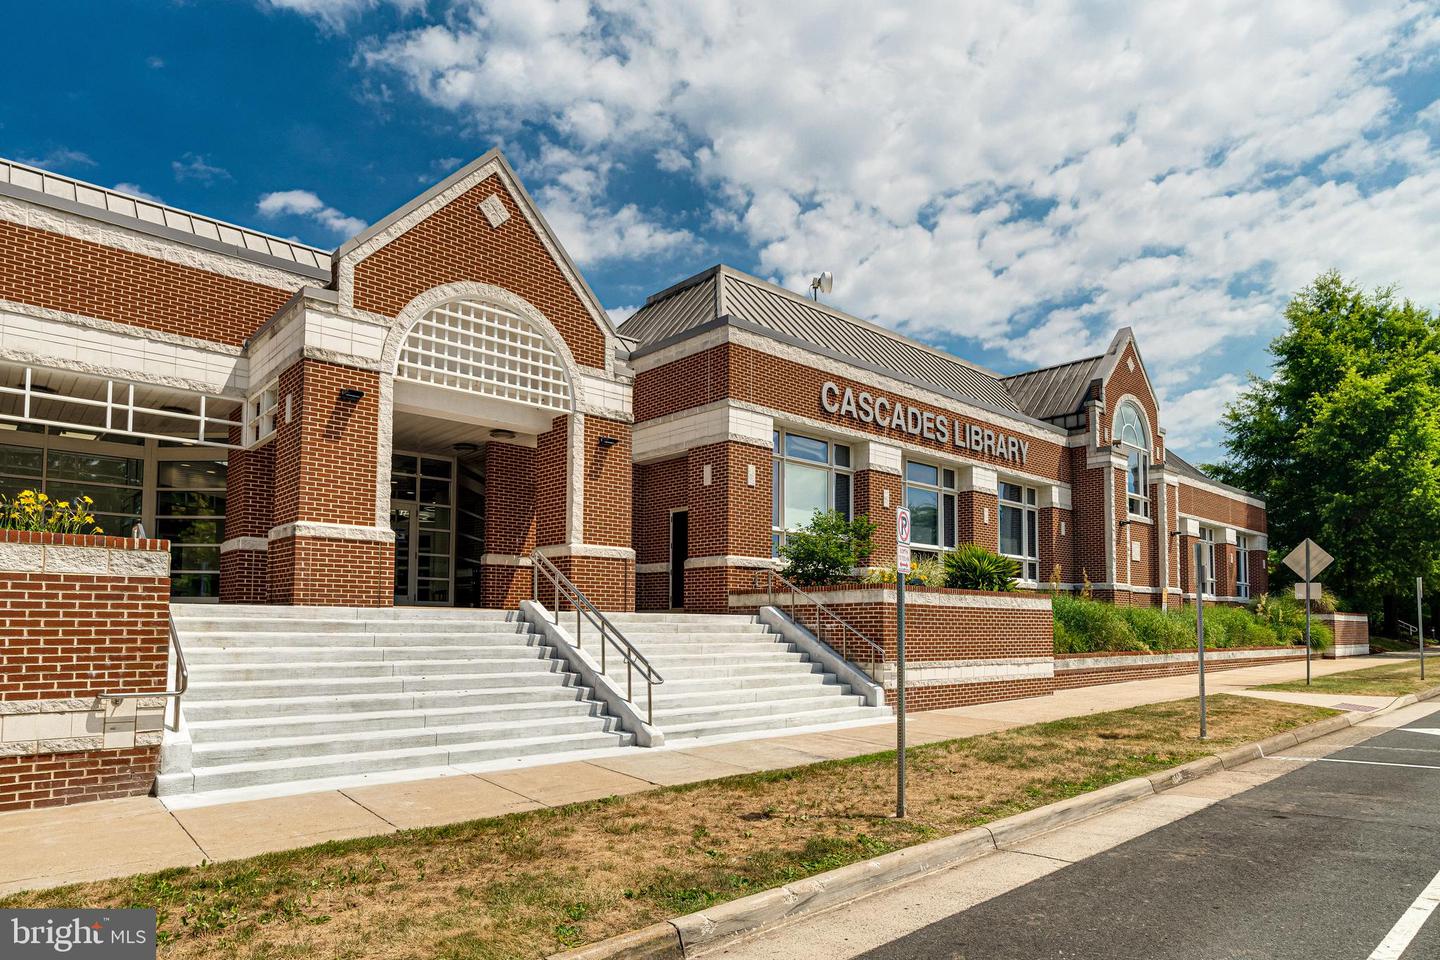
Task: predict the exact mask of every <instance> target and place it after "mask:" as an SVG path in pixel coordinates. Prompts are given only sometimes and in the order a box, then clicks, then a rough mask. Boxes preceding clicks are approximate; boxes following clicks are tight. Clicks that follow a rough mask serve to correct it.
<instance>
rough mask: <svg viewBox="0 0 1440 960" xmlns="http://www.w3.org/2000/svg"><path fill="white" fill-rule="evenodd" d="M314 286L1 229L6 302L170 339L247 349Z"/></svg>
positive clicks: (0, 269) (0, 271)
mask: <svg viewBox="0 0 1440 960" xmlns="http://www.w3.org/2000/svg"><path fill="white" fill-rule="evenodd" d="M306 282H309V281H307V280H305V279H303V278H301V277H299V276H297V277H296V278H295V285H294V287H292V288H290V289H283V290H282V289H278V288H275V287H267V286H264V285H262V284H258V283H249V282H246V281H244V280H235V279H233V278H231V277H227V276H223V275H221V274H218V273H211V272H210V271H208V270H202V269H200V268H198V267H186V266H181V265H179V264H175V263H170V262H169V261H166V260H157V259H156V258H154V257H147V256H144V255H143V254H139V253H130V252H128V251H126V250H118V249H116V248H115V247H109V246H105V245H104V244H100V243H94V242H92V241H89V240H77V239H74V238H72V237H67V236H64V235H62V234H58V233H51V232H50V231H48V230H39V229H36V228H34V227H26V226H21V225H20V224H17V223H10V222H8V221H0V299H5V300H14V301H17V302H19V303H29V304H33V305H35V306H37V307H48V308H50V309H52V310H63V311H65V312H66V313H78V314H81V315H83V316H87V317H95V318H97V319H100V320H110V321H113V322H115V323H124V324H129V325H131V326H136V327H144V328H146V329H149V330H160V331H162V332H164V333H174V334H180V335H181V336H186V337H198V338H200V339H201V340H212V341H217V342H219V343H228V344H234V345H238V344H241V343H244V341H245V338H246V337H248V336H250V335H251V334H252V333H254V332H255V331H256V330H257V329H259V327H260V325H261V324H262V323H264V322H265V321H266V320H268V319H270V316H271V315H272V314H273V313H274V312H275V311H276V310H278V309H280V307H281V306H283V305H284V303H285V301H286V300H288V299H289V298H290V295H291V293H292V292H293V291H294V290H298V289H299V288H300V287H301V286H302V285H303V284H304V283H306Z"/></svg>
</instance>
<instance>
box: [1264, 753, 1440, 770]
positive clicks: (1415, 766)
mask: <svg viewBox="0 0 1440 960" xmlns="http://www.w3.org/2000/svg"><path fill="white" fill-rule="evenodd" d="M1265 759H1266V760H1293V761H1294V762H1296V763H1358V764H1360V765H1361V766H1362V767H1409V768H1410V769H1411V770H1440V766H1436V765H1435V764H1433V763H1386V762H1385V761H1384V760H1342V759H1340V758H1339V757H1282V756H1271V757H1266V758H1265Z"/></svg>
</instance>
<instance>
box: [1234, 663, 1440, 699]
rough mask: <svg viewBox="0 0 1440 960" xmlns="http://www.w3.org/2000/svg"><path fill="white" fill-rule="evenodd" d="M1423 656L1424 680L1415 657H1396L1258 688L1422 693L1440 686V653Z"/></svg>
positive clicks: (1376, 694)
mask: <svg viewBox="0 0 1440 960" xmlns="http://www.w3.org/2000/svg"><path fill="white" fill-rule="evenodd" d="M1425 660H1426V663H1425V679H1424V680H1421V679H1420V661H1419V660H1418V659H1417V660H1396V661H1394V662H1393V663H1386V664H1382V665H1380V666H1378V667H1366V668H1365V669H1364V670H1352V671H1350V672H1348V673H1332V674H1330V675H1329V676H1324V677H1315V678H1313V679H1312V680H1311V682H1310V685H1309V686H1306V684H1305V681H1304V680H1287V681H1286V682H1285V683H1271V684H1267V685H1266V686H1263V687H1258V688H1257V689H1260V690H1288V691H1291V692H1298V693H1333V694H1341V695H1343V694H1350V695H1351V696H1361V697H1403V696H1404V695H1405V694H1407V693H1421V692H1423V691H1425V690H1430V689H1432V688H1434V687H1440V656H1427V657H1426V658H1425Z"/></svg>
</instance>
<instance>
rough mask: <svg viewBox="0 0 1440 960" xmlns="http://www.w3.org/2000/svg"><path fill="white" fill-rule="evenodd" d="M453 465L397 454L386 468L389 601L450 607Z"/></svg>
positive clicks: (437, 459)
mask: <svg viewBox="0 0 1440 960" xmlns="http://www.w3.org/2000/svg"><path fill="white" fill-rule="evenodd" d="M454 505H455V461H454V460H453V459H452V458H449V457H430V456H424V455H421V454H413V453H397V454H395V455H394V457H393V458H392V461H391V466H390V528H391V529H392V530H394V531H395V602H396V603H417V604H420V603H426V604H446V605H448V604H450V603H453V602H454V596H455V574H454V567H455V562H454V557H455V506H454Z"/></svg>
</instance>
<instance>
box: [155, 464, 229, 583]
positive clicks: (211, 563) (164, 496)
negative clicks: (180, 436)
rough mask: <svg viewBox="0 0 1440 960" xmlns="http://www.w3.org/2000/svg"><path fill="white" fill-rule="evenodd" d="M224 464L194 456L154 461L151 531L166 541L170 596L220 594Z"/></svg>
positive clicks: (223, 514)
mask: <svg viewBox="0 0 1440 960" xmlns="http://www.w3.org/2000/svg"><path fill="white" fill-rule="evenodd" d="M225 467H226V463H225V461H224V460H212V459H201V458H198V457H187V458H186V459H184V460H167V461H161V462H160V463H159V464H157V469H156V474H157V478H156V491H155V533H154V536H157V537H160V538H162V539H165V540H169V541H170V594H171V596H176V597H219V596H220V544H222V543H224V542H225Z"/></svg>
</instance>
